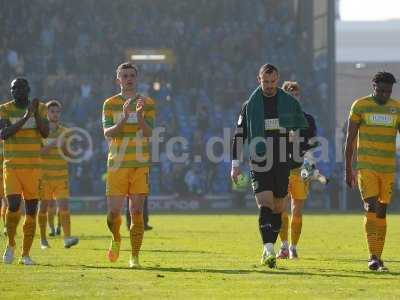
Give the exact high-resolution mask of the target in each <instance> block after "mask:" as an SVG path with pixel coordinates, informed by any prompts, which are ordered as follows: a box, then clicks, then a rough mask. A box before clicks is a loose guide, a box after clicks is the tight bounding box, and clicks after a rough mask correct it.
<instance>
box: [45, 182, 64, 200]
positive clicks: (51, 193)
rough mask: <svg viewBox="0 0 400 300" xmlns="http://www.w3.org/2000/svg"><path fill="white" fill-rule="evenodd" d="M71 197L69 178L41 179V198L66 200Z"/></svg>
mask: <svg viewBox="0 0 400 300" xmlns="http://www.w3.org/2000/svg"><path fill="white" fill-rule="evenodd" d="M68 198H69V182H68V180H43V179H42V180H41V181H40V199H41V200H65V199H68Z"/></svg>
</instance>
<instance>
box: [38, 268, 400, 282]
mask: <svg viewBox="0 0 400 300" xmlns="http://www.w3.org/2000/svg"><path fill="white" fill-rule="evenodd" d="M38 266H42V267H52V268H59V267H61V266H62V267H71V268H82V269H94V270H129V271H142V272H143V271H151V272H152V271H156V272H165V273H204V274H221V275H248V274H264V275H272V276H282V275H287V276H294V277H298V276H320V277H326V278H360V279H371V275H377V277H376V279H382V280H387V279H388V275H390V276H399V275H400V272H388V273H378V272H375V273H374V272H371V271H352V270H340V269H316V268H310V269H311V270H315V271H304V270H302V271H297V270H293V271H288V269H286V268H278V269H271V270H268V269H265V270H257V269H242V270H240V269H208V268H182V267H159V266H154V267H142V268H140V269H135V270H132V269H130V268H128V267H121V266H105V265H98V266H94V265H70V264H66V265H53V264H38ZM257 268H262V267H257ZM337 272H344V273H353V274H339V273H337Z"/></svg>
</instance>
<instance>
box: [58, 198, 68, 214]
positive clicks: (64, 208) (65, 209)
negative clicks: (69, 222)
mask: <svg viewBox="0 0 400 300" xmlns="http://www.w3.org/2000/svg"><path fill="white" fill-rule="evenodd" d="M58 209H59V210H60V212H68V211H69V205H68V201H60V202H59V206H58Z"/></svg>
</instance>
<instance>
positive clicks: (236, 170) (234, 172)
mask: <svg viewBox="0 0 400 300" xmlns="http://www.w3.org/2000/svg"><path fill="white" fill-rule="evenodd" d="M240 174H242V172H241V171H240V168H239V167H232V169H231V178H232V180H233V182H234V183H235V184H237V183H238V177H239V175H240Z"/></svg>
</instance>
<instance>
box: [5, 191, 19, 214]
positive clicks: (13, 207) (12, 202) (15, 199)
mask: <svg viewBox="0 0 400 300" xmlns="http://www.w3.org/2000/svg"><path fill="white" fill-rule="evenodd" d="M7 202H8V209H9V210H10V211H11V212H17V211H18V210H19V207H20V206H21V196H20V195H9V196H7Z"/></svg>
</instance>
